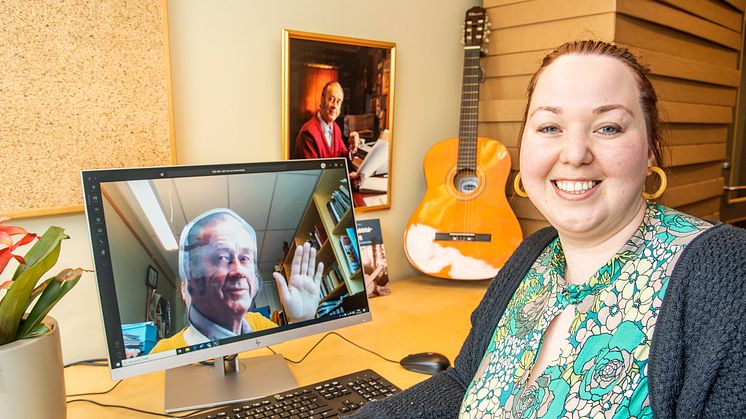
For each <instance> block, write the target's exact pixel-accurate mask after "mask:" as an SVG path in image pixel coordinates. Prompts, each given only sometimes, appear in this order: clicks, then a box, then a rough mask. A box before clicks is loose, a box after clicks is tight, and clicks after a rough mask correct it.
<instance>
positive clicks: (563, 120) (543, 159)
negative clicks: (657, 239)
mask: <svg viewBox="0 0 746 419" xmlns="http://www.w3.org/2000/svg"><path fill="white" fill-rule="evenodd" d="M637 86H638V85H637V80H636V79H635V76H634V74H633V73H632V71H631V70H629V69H628V68H627V66H626V65H625V64H624V63H622V62H621V61H619V60H617V59H615V58H612V57H604V56H598V55H564V56H562V57H559V58H558V59H557V60H555V61H554V63H552V64H550V65H549V66H548V67H546V68H545V69H544V72H543V73H542V74H541V76H540V77H539V79H538V81H537V83H536V88H535V90H534V94H533V97H532V98H531V103H530V104H529V109H528V115H527V120H526V127H525V129H524V132H523V137H522V139H521V157H520V167H521V178H522V180H523V185H524V188H525V190H526V192H527V193H528V195H529V198H530V199H531V201H532V202H533V203H534V205H535V206H536V207H537V208H538V209H539V211H541V213H542V214H543V215H544V216H545V217H546V218H547V220H548V221H549V222H550V223H551V224H552V225H553V226H554V227H555V228H556V229H557V230H558V231H559V233H560V234H565V235H573V236H576V237H583V238H590V239H600V240H603V239H606V238H609V237H611V236H612V235H613V234H615V233H617V232H618V231H619V230H621V229H622V228H624V227H625V226H627V225H629V223H630V222H633V221H636V218H635V216H636V215H637V214H640V212H641V211H642V208H643V205H644V203H643V200H642V198H641V193H642V190H643V188H644V182H645V177H646V172H647V167H648V166H649V165H651V164H652V162H653V154H652V152H651V150H650V149H649V147H648V141H647V132H646V127H645V117H644V115H643V112H642V108H641V106H640V102H639V91H638V87H637Z"/></svg>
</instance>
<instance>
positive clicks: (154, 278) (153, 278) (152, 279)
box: [145, 265, 158, 289]
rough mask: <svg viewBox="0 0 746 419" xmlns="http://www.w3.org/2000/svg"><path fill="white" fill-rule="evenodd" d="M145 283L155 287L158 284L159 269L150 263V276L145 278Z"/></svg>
mask: <svg viewBox="0 0 746 419" xmlns="http://www.w3.org/2000/svg"><path fill="white" fill-rule="evenodd" d="M145 283H146V284H147V285H148V286H149V287H150V288H153V289H155V287H156V286H157V285H158V271H156V270H155V268H154V267H152V266H150V265H148V276H147V277H146V278H145Z"/></svg>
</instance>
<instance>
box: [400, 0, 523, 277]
mask: <svg viewBox="0 0 746 419" xmlns="http://www.w3.org/2000/svg"><path fill="white" fill-rule="evenodd" d="M488 27H489V23H488V22H487V13H486V11H485V9H484V8H482V7H473V8H471V9H469V10H468V11H467V12H466V20H465V24H464V75H463V85H462V91H461V120H460V126H459V137H458V138H451V139H447V140H444V141H441V142H439V143H437V144H436V145H434V146H433V147H432V148H431V149H430V150H429V151H428V153H427V155H426V156H425V161H424V169H425V179H426V182H427V190H426V192H425V196H424V198H423V199H422V202H421V203H420V205H419V206H418V207H417V210H416V211H415V212H414V214H413V215H412V217H411V219H410V220H409V223H408V224H407V228H406V231H405V233H404V250H405V252H406V254H407V258H408V259H409V262H410V263H411V264H412V265H413V266H414V267H415V268H417V269H418V270H419V271H421V272H422V273H425V274H427V275H431V276H436V277H440V278H447V279H464V280H467V279H468V280H474V279H488V278H492V277H494V276H495V274H496V273H497V271H498V270H499V269H500V268H501V267H502V266H503V264H504V263H505V261H506V260H507V259H508V258H509V257H510V255H511V254H512V253H513V250H515V248H516V247H518V244H519V243H520V242H521V240H522V233H521V227H520V225H519V224H518V219H517V218H516V216H515V214H514V213H513V210H512V209H511V208H510V205H508V200H507V199H506V197H505V182H506V181H507V178H508V175H509V173H510V155H509V154H508V151H507V149H506V148H505V146H504V145H503V144H502V143H500V142H499V141H497V140H494V139H489V138H482V137H479V138H478V137H477V114H478V106H479V81H480V67H479V57H480V55H481V52H482V49H483V45H484V43H486V42H487V39H486V36H487V35H488V34H489V30H488Z"/></svg>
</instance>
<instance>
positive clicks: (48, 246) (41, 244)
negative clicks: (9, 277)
mask: <svg viewBox="0 0 746 419" xmlns="http://www.w3.org/2000/svg"><path fill="white" fill-rule="evenodd" d="M69 238H70V236H68V235H67V234H65V229H64V228H62V227H57V226H52V227H49V228H48V229H47V231H46V232H45V233H44V235H42V236H41V238H40V239H39V240H38V241H37V242H36V243H34V245H33V246H31V249H29V250H28V252H26V255H25V256H24V258H25V259H26V264H25V265H19V266H18V268H17V269H16V271H15V273H14V274H13V280H15V279H16V278H18V276H19V275H20V274H21V273H23V271H25V270H26V269H30V268H31V267H32V266H34V265H35V264H36V262H38V261H40V260H42V259H44V258H45V257H46V256H47V255H48V254H49V253H50V252H52V251H53V250H54V249H55V248H56V247H57V244H58V243H59V242H60V241H62V240H64V239H69ZM58 252H59V251H58ZM55 262H56V260H55ZM48 269H49V268H47V270H48ZM34 285H36V284H34Z"/></svg>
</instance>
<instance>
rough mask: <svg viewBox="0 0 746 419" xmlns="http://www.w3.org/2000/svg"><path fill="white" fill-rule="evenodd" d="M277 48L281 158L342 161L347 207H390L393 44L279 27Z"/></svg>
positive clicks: (393, 89)
mask: <svg viewBox="0 0 746 419" xmlns="http://www.w3.org/2000/svg"><path fill="white" fill-rule="evenodd" d="M282 49H283V51H282V57H283V60H282V61H283V62H282V153H283V157H284V158H285V159H312V158H330V157H345V158H347V159H348V162H349V163H350V165H351V166H350V171H351V172H352V195H353V196H352V197H353V200H354V203H355V208H356V209H358V210H363V211H365V210H373V209H384V208H389V207H391V183H392V182H391V175H392V174H391V161H392V150H393V147H392V142H393V138H394V135H393V129H392V128H393V119H394V92H395V71H394V70H395V62H396V44H394V43H391V42H382V41H371V40H365V39H356V38H347V37H342V36H334V35H323V34H317V33H308V32H299V31H292V30H287V29H286V30H284V31H283V42H282ZM356 146H357V147H356Z"/></svg>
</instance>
